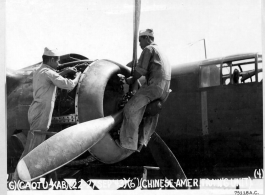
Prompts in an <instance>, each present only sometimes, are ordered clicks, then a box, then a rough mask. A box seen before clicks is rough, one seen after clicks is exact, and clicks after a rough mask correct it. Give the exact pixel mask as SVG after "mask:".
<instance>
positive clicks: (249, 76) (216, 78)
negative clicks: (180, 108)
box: [200, 55, 263, 88]
mask: <svg viewBox="0 0 265 195" xmlns="http://www.w3.org/2000/svg"><path fill="white" fill-rule="evenodd" d="M262 75H263V74H262V59H261V55H257V56H256V57H252V58H248V59H236V60H230V61H228V60H227V61H223V62H222V63H221V64H211V65H201V66H200V87H201V88H204V87H212V86H218V85H232V84H244V83H251V82H261V81H262Z"/></svg>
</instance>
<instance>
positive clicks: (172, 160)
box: [148, 132, 187, 180]
mask: <svg viewBox="0 0 265 195" xmlns="http://www.w3.org/2000/svg"><path fill="white" fill-rule="evenodd" d="M148 147H149V148H150V150H151V153H152V156H153V157H154V159H155V161H156V163H157V165H158V166H159V167H160V170H161V172H162V174H163V175H164V176H165V177H166V178H167V179H173V180H177V179H182V180H185V179H187V177H186V175H185V173H184V171H183V170H182V168H181V166H180V164H179V162H178V160H177V158H176V157H175V156H174V154H173V152H172V151H171V150H170V149H169V147H168V146H167V145H166V143H165V142H164V141H163V140H162V139H161V137H160V136H159V135H158V134H157V133H156V132H154V133H153V135H152V137H151V139H150V141H149V143H148Z"/></svg>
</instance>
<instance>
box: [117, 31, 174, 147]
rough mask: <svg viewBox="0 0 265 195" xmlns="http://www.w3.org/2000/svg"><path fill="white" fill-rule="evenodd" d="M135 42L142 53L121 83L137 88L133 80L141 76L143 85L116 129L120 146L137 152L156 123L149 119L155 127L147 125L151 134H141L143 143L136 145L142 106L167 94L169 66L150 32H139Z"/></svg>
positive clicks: (127, 107) (128, 104)
mask: <svg viewBox="0 0 265 195" xmlns="http://www.w3.org/2000/svg"><path fill="white" fill-rule="evenodd" d="M139 43H140V47H141V48H142V49H143V51H142V53H141V56H140V58H139V60H138V63H137V65H136V68H135V71H134V73H133V76H131V77H128V78H126V79H125V82H126V83H127V84H130V85H133V86H137V85H135V83H136V82H137V80H138V79H139V78H140V77H141V76H145V78H146V83H145V84H144V85H143V86H142V87H141V88H140V89H139V90H138V91H137V92H136V93H135V95H134V96H133V97H132V98H131V99H130V100H129V101H128V103H127V104H126V105H125V107H124V110H123V115H124V118H123V123H122V126H121V129H120V145H121V146H122V147H124V148H126V149H129V150H138V144H144V145H146V144H147V143H148V141H149V140H146V139H149V137H150V136H151V135H152V133H153V131H152V130H154V129H155V126H156V122H157V120H153V123H155V124H152V125H151V126H152V129H151V131H150V130H149V132H143V135H144V137H145V140H144V141H143V143H138V136H139V135H138V133H139V125H140V123H141V120H142V118H143V115H144V112H145V108H146V105H147V104H148V103H150V102H151V101H153V100H156V99H161V100H163V99H165V98H166V97H167V95H168V92H169V86H170V80H171V66H170V64H169V62H168V59H167V58H166V56H165V55H164V53H163V52H162V51H161V50H160V49H159V47H158V46H157V45H156V44H155V43H154V32H153V30H152V29H146V30H142V31H140V33H139ZM133 91H134V90H133ZM157 117H158V116H157ZM157 119H158V118H157Z"/></svg>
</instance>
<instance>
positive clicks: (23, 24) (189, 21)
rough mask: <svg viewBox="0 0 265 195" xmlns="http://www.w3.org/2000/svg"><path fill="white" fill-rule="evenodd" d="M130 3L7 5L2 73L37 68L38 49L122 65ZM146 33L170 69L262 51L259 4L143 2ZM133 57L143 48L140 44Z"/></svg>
mask: <svg viewBox="0 0 265 195" xmlns="http://www.w3.org/2000/svg"><path fill="white" fill-rule="evenodd" d="M133 5H134V1H133V0H76V1H73V0H19V1H18V0H8V1H6V10H5V11H6V16H5V17H6V25H5V27H6V67H7V68H10V69H13V70H17V69H20V68H23V67H27V66H30V65H33V64H35V63H38V62H40V61H41V60H42V59H41V56H42V54H43V50H44V47H48V48H57V49H59V50H60V51H61V52H62V53H78V54H81V55H84V56H86V57H88V58H90V59H110V60H113V61H116V62H118V63H121V64H127V63H128V62H130V61H131V60H132V55H133ZM145 28H152V29H153V30H154V33H155V42H156V43H157V44H158V45H159V46H160V47H161V49H162V50H164V52H165V53H166V55H167V56H168V58H169V61H170V62H171V64H172V65H174V64H180V63H185V62H191V61H196V60H202V59H204V58H205V56H204V44H203V40H202V39H205V43H206V53H207V58H208V59H209V58H214V57H221V56H226V55H233V54H237V53H245V52H260V53H261V52H262V47H261V0H142V3H141V19H140V27H139V29H145ZM137 49H138V57H139V56H140V54H141V48H140V47H139V44H138V48H137Z"/></svg>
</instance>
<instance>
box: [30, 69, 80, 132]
mask: <svg viewBox="0 0 265 195" xmlns="http://www.w3.org/2000/svg"><path fill="white" fill-rule="evenodd" d="M77 83H78V81H75V82H74V81H73V80H70V79H66V78H64V77H62V76H61V75H59V74H58V73H57V72H55V70H54V69H53V68H51V67H50V66H48V65H46V64H42V65H41V66H40V68H38V69H37V70H36V71H35V72H33V102H32V103H31V105H30V108H29V111H28V119H29V123H30V130H45V131H47V130H48V129H49V127H50V123H51V118H52V113H53V108H54V102H55V94H56V89H57V87H59V88H62V89H67V90H72V89H73V88H74V87H75V86H76V84H77Z"/></svg>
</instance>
